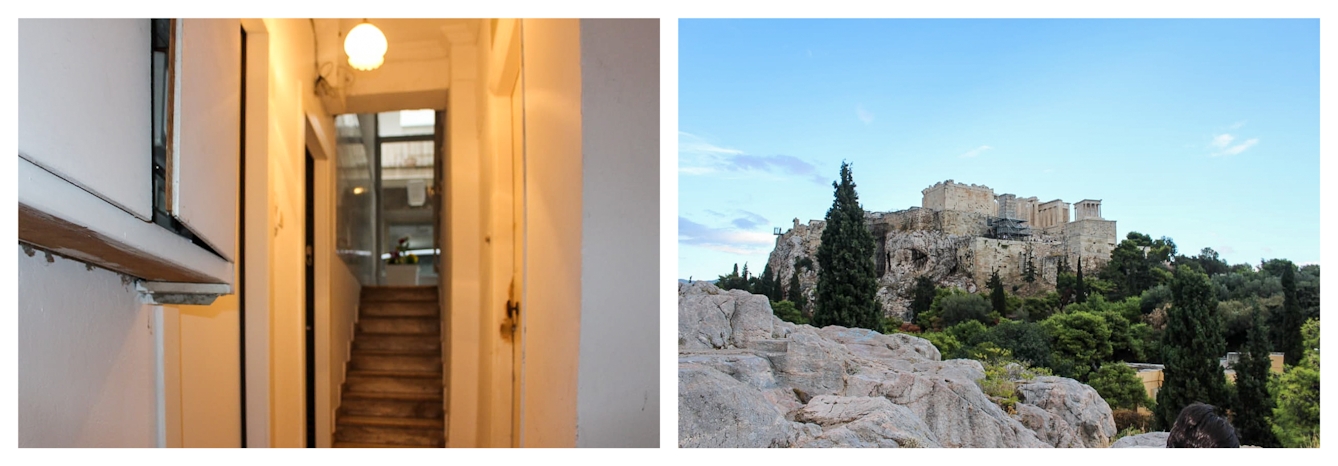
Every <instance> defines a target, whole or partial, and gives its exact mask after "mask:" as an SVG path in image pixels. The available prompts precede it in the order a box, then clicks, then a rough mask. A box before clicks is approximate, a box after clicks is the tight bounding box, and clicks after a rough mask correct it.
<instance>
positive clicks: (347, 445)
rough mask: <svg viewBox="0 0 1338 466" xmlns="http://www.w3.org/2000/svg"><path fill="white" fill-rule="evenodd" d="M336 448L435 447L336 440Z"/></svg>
mask: <svg viewBox="0 0 1338 466" xmlns="http://www.w3.org/2000/svg"><path fill="white" fill-rule="evenodd" d="M334 447H335V448H433V447H425V446H422V445H395V444H391V443H357V442H335V443H334Z"/></svg>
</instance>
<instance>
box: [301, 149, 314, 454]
mask: <svg viewBox="0 0 1338 466" xmlns="http://www.w3.org/2000/svg"><path fill="white" fill-rule="evenodd" d="M303 152H304V155H303V157H302V158H303V162H304V165H305V168H304V173H305V176H306V178H305V179H306V181H305V184H304V186H305V189H304V191H305V197H306V199H305V201H304V205H305V207H304V208H303V217H304V220H303V235H304V237H305V240H304V244H305V246H304V247H305V249H304V250H305V256H304V257H305V258H306V265H305V266H304V269H303V273H304V278H303V280H302V282H303V288H304V292H305V300H304V305H303V313H302V321H303V327H304V329H303V332H302V333H303V342H304V344H303V346H304V347H305V348H304V351H303V354H304V357H303V359H304V362H303V366H304V367H305V369H304V372H305V376H304V377H303V384H304V385H305V388H304V389H303V398H304V400H303V406H304V408H303V411H305V418H306V420H305V424H304V425H305V426H306V429H305V430H306V447H307V448H316V186H315V182H316V176H315V175H316V159H315V158H314V157H312V155H311V149H305V150H304V151H303Z"/></svg>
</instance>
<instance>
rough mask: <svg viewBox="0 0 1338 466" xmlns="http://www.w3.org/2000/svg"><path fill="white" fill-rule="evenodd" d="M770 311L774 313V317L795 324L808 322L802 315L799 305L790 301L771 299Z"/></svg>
mask: <svg viewBox="0 0 1338 466" xmlns="http://www.w3.org/2000/svg"><path fill="white" fill-rule="evenodd" d="M771 313H772V314H775V315H776V317H779V318H780V320H783V321H786V322H789V323H792V324H795V325H804V324H807V323H808V319H807V318H805V317H804V313H803V312H801V311H800V310H799V307H797V306H795V305H794V302H792V301H773V302H772V303H771Z"/></svg>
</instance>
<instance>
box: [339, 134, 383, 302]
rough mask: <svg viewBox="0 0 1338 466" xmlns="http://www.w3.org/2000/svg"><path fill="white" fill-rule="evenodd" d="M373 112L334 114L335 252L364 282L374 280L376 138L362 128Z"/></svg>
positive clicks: (365, 283) (375, 269)
mask: <svg viewBox="0 0 1338 466" xmlns="http://www.w3.org/2000/svg"><path fill="white" fill-rule="evenodd" d="M373 126H375V119H374V115H370V114H367V115H339V116H337V117H335V135H336V137H337V138H338V139H337V141H336V146H335V154H336V160H335V169H336V172H337V174H336V180H335V189H336V190H337V191H336V196H335V208H336V210H337V212H336V213H335V228H336V229H337V230H336V232H335V251H336V252H337V253H338V254H339V257H340V258H341V259H343V260H344V263H345V264H347V265H348V267H349V270H351V271H353V273H354V275H356V276H357V277H358V281H359V282H361V283H362V284H364V285H375V284H376V283H377V281H376V277H377V270H378V269H377V261H376V258H375V257H374V256H375V255H376V197H377V193H376V189H375V184H374V180H375V178H374V177H375V175H376V174H375V173H374V169H375V168H376V167H375V165H373V164H372V155H373V151H374V150H375V148H376V140H375V138H373V137H371V135H370V134H364V131H370V130H371V128H372V127H373Z"/></svg>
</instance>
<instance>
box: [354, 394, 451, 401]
mask: <svg viewBox="0 0 1338 466" xmlns="http://www.w3.org/2000/svg"><path fill="white" fill-rule="evenodd" d="M349 398H357V399H380V400H396V402H440V400H442V398H443V396H442V394H407V392H393V391H345V392H344V399H349Z"/></svg>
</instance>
